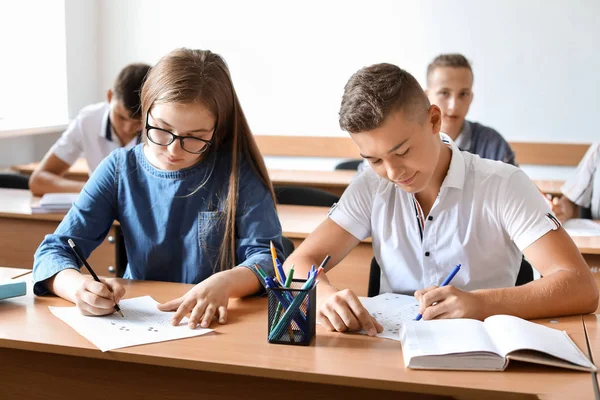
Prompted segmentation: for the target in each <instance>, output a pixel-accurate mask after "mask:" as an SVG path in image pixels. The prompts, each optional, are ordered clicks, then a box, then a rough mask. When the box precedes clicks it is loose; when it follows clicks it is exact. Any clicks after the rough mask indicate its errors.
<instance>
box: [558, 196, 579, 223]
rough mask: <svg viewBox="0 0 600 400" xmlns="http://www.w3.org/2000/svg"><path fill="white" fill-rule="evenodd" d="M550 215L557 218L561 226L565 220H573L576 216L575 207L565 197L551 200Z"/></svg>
mask: <svg viewBox="0 0 600 400" xmlns="http://www.w3.org/2000/svg"><path fill="white" fill-rule="evenodd" d="M552 213H553V214H554V215H555V216H556V218H558V220H559V221H560V223H561V224H564V223H565V221H566V220H568V219H570V218H575V216H576V214H577V206H576V205H575V203H573V202H572V201H571V200H569V199H568V198H567V197H566V196H561V197H560V198H557V197H555V198H553V199H552Z"/></svg>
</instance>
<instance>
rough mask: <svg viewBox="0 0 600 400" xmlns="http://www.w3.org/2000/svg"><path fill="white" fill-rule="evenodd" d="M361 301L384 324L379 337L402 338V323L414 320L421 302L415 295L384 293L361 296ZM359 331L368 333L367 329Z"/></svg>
mask: <svg viewBox="0 0 600 400" xmlns="http://www.w3.org/2000/svg"><path fill="white" fill-rule="evenodd" d="M360 302H361V303H362V305H363V306H365V308H366V309H367V311H369V314H371V315H372V316H373V317H374V318H375V319H376V320H377V322H379V323H380V324H381V325H383V332H381V333H378V334H377V336H378V337H382V338H386V339H393V340H398V341H399V340H400V325H401V324H402V323H403V322H406V321H411V320H414V319H415V318H416V317H417V314H419V302H418V301H417V299H415V297H414V296H407V295H404V294H394V293H383V294H380V295H378V296H375V297H361V298H360ZM359 333H361V334H364V335H366V334H367V332H366V331H365V330H362V331H360V332H359Z"/></svg>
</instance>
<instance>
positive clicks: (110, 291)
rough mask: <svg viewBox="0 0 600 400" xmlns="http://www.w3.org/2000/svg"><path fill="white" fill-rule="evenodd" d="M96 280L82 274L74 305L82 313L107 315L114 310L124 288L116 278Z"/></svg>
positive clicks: (123, 292)
mask: <svg viewBox="0 0 600 400" xmlns="http://www.w3.org/2000/svg"><path fill="white" fill-rule="evenodd" d="M100 281H101V282H96V281H95V280H93V279H92V278H91V277H88V276H84V279H82V280H81V283H80V284H79V287H78V288H77V291H76V292H75V305H77V308H78V309H79V311H80V312H81V313H82V314H83V315H108V314H112V313H114V312H115V304H118V303H119V301H120V300H121V298H122V297H123V295H125V288H124V287H123V286H122V285H121V284H120V283H119V282H118V281H117V280H116V279H102V278H100Z"/></svg>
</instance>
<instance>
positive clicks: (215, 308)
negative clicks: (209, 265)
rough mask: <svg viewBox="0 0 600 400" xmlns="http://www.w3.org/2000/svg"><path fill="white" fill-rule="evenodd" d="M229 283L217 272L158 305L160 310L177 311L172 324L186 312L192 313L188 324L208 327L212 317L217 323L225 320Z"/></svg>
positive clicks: (176, 323) (177, 322) (222, 322)
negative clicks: (185, 291) (174, 297)
mask: <svg viewBox="0 0 600 400" xmlns="http://www.w3.org/2000/svg"><path fill="white" fill-rule="evenodd" d="M230 290H231V284H230V283H229V280H228V279H227V277H226V276H224V274H223V273H218V274H215V275H213V276H211V277H210V278H208V279H206V280H204V281H202V282H200V283H199V284H197V285H196V286H194V287H193V288H192V289H190V290H189V291H188V292H187V293H186V294H185V295H183V296H181V297H179V298H177V299H173V300H171V301H168V302H166V303H162V304H159V305H158V309H159V310H161V311H175V310H176V311H177V312H176V313H175V315H174V316H173V319H172V320H171V323H172V324H173V325H179V323H180V322H181V320H182V319H183V317H184V316H185V315H187V314H188V313H190V312H191V313H192V315H191V316H190V321H189V322H188V326H189V328H190V329H194V328H196V326H197V325H198V324H200V326H201V327H202V328H208V327H209V326H210V323H211V322H212V320H213V318H214V317H217V316H218V318H219V323H221V324H224V323H225V322H227V304H228V303H229V293H230Z"/></svg>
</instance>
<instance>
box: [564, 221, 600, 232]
mask: <svg viewBox="0 0 600 400" xmlns="http://www.w3.org/2000/svg"><path fill="white" fill-rule="evenodd" d="M563 228H565V230H566V231H567V233H568V234H569V235H571V236H600V224H599V223H598V222H595V221H592V220H590V219H579V218H574V219H570V220H568V221H567V222H565V223H564V224H563Z"/></svg>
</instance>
